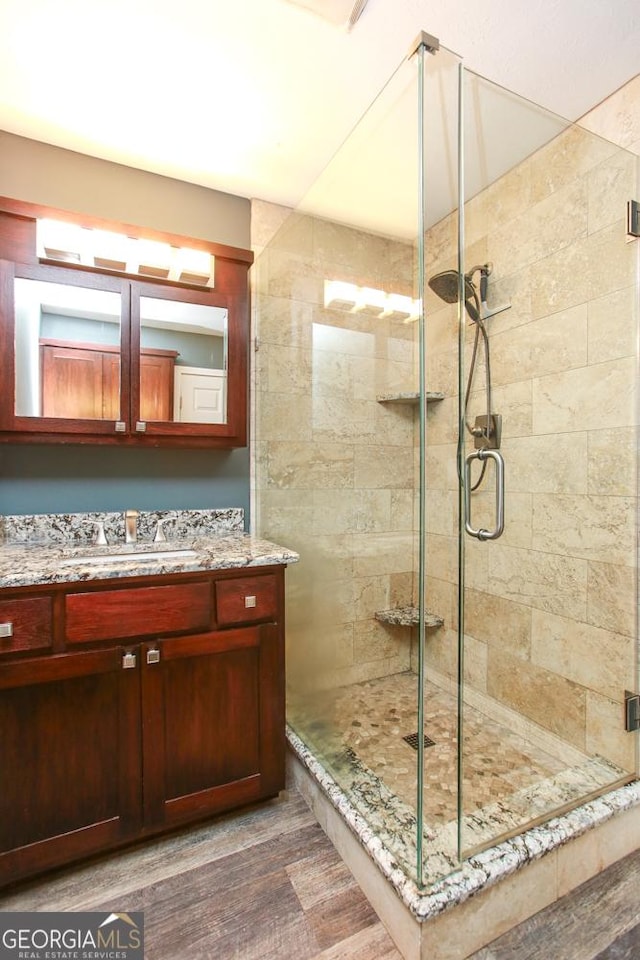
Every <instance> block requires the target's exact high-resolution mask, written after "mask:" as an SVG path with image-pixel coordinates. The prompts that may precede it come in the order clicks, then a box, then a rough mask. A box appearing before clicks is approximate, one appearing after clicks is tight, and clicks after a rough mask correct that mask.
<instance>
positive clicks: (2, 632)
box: [0, 621, 13, 637]
mask: <svg viewBox="0 0 640 960" xmlns="http://www.w3.org/2000/svg"><path fill="white" fill-rule="evenodd" d="M12 636H13V624H12V623H11V621H9V622H8V623H0V637H12Z"/></svg>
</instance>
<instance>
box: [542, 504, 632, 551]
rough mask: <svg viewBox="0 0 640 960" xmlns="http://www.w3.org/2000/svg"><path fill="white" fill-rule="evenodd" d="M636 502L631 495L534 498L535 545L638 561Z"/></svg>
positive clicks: (553, 549) (548, 549)
mask: <svg viewBox="0 0 640 960" xmlns="http://www.w3.org/2000/svg"><path fill="white" fill-rule="evenodd" d="M635 536H636V503H635V500H633V499H632V498H631V497H594V496H560V495H555V494H539V495H536V496H535V497H534V499H533V546H534V549H536V550H542V551H544V552H547V553H554V554H560V555H563V556H572V557H584V558H585V559H587V560H600V561H602V562H603V563H616V564H633V563H635V546H636V544H635Z"/></svg>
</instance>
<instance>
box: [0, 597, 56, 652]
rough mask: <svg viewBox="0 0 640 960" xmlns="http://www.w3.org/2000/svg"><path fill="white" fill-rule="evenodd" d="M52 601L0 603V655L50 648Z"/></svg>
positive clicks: (36, 600) (29, 599)
mask: <svg viewBox="0 0 640 960" xmlns="http://www.w3.org/2000/svg"><path fill="white" fill-rule="evenodd" d="M52 622H53V615H52V601H51V597H29V598H28V599H24V600H2V601H0V654H2V653H16V652H18V651H19V650H44V649H46V648H47V647H50V646H51V639H52V638H51V630H52Z"/></svg>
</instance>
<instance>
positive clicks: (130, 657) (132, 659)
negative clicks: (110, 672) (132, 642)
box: [122, 653, 136, 670]
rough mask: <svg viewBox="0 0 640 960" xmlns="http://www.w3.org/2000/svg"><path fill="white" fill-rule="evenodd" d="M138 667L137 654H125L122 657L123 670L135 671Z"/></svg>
mask: <svg viewBox="0 0 640 960" xmlns="http://www.w3.org/2000/svg"><path fill="white" fill-rule="evenodd" d="M135 665H136V655H135V653H124V654H123V655H122V669H123V670H133V668H134V667H135Z"/></svg>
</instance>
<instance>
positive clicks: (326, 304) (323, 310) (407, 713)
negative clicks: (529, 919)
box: [253, 51, 456, 880]
mask: <svg viewBox="0 0 640 960" xmlns="http://www.w3.org/2000/svg"><path fill="white" fill-rule="evenodd" d="M452 65H455V58H454V57H453V56H452V55H451V54H449V53H447V52H446V51H440V52H439V53H438V54H436V55H434V56H432V55H430V54H429V55H428V56H427V58H426V60H425V72H426V77H427V80H426V83H425V90H427V89H428V90H429V98H430V101H431V103H432V104H433V110H434V111H436V110H437V111H438V113H435V112H434V116H433V120H432V129H431V131H430V132H429V131H428V124H427V125H426V126H425V130H426V131H427V132H429V141H430V142H429V150H428V151H427V156H428V158H429V160H428V162H427V163H426V164H425V169H426V176H427V180H429V177H430V164H435V163H436V162H438V163H440V164H441V165H444V170H445V171H446V174H445V176H444V178H443V179H442V180H441V182H440V183H441V188H440V190H439V191H433V192H432V193H430V194H429V193H428V196H427V202H426V204H425V206H426V209H427V211H428V212H429V215H430V216H432V217H433V221H434V223H435V220H438V219H442V218H443V217H445V216H447V215H448V214H449V213H450V209H451V203H455V198H452V195H451V192H452V191H454V192H455V186H456V181H455V140H454V141H453V142H451V140H450V138H449V139H447V138H443V136H442V135H441V129H442V127H443V124H445V119H443V115H444V114H445V113H447V112H448V111H449V110H450V104H449V103H448V102H446V101H445V98H444V97H443V95H442V89H443V86H447V77H448V75H449V73H450V72H451V68H452ZM440 70H443V71H444V73H443V75H442V77H439V71H440ZM419 73H420V71H419V64H418V61H417V59H416V57H412V58H409V59H407V60H406V61H405V62H403V64H402V65H401V67H400V68H399V69H398V71H397V72H396V73H395V74H394V76H393V77H392V78H391V80H390V81H389V83H388V84H387V85H386V87H385V88H384V89H383V91H382V92H381V94H380V95H379V96H378V98H377V99H376V100H375V101H374V103H373V104H372V105H371V107H370V108H369V109H368V111H367V112H366V114H365V115H364V116H363V118H362V120H361V121H360V122H359V124H358V125H357V127H356V128H355V129H354V130H353V131H352V133H351V134H350V136H349V137H348V138H347V140H346V141H345V142H344V143H343V145H342V147H341V148H340V149H339V150H338V152H337V153H336V155H335V156H334V157H333V159H332V160H331V162H330V163H329V164H328V165H327V166H326V168H325V169H324V171H323V172H322V174H321V175H320V176H319V177H318V179H317V181H316V182H315V184H314V185H313V187H312V189H311V190H310V191H309V192H308V194H307V195H306V196H305V198H304V199H303V201H302V202H301V203H300V204H299V205H298V206H297V207H296V209H295V210H286V209H284V208H282V207H276V206H274V205H270V204H255V205H254V210H253V219H254V225H255V228H256V229H257V230H259V231H260V236H259V237H258V238H257V245H258V256H257V258H256V263H255V267H254V283H255V289H254V303H255V312H256V317H255V323H256V334H257V338H258V341H259V350H258V352H257V354H256V370H255V384H254V397H255V412H254V418H255V428H254V436H255V452H256V456H255V462H254V471H255V490H256V503H255V506H254V519H255V525H256V529H257V531H258V532H259V533H260V534H261V535H263V536H265V537H268V538H270V539H273V540H276V541H279V542H282V543H285V544H287V545H288V546H290V547H292V548H294V549H296V550H297V551H298V552H299V553H300V557H301V559H300V562H299V563H297V564H295V565H292V566H291V567H290V568H289V570H288V572H287V675H288V680H287V682H288V695H287V700H288V702H287V716H288V724H289V727H290V731H291V734H290V736H291V739H292V742H293V743H294V744H295V745H297V746H298V748H299V749H301V750H306V751H308V752H310V753H311V754H312V755H313V756H314V757H315V758H316V759H317V760H318V761H319V762H320V763H321V764H322V765H323V767H324V768H325V769H326V771H328V773H329V774H330V775H331V777H332V778H333V779H334V781H335V782H336V783H337V784H338V786H339V787H340V789H341V790H342V791H343V793H344V794H345V796H346V797H347V799H348V800H349V801H350V803H351V805H352V806H353V807H354V808H355V809H356V811H357V812H358V814H359V815H360V816H361V817H363V818H364V820H365V821H366V823H367V824H368V826H369V827H370V829H371V830H372V831H373V833H374V834H375V835H376V836H377V837H378V838H379V840H380V841H381V843H382V844H384V846H385V847H386V848H387V850H388V851H389V852H390V854H391V855H392V857H393V858H395V859H396V860H397V862H398V863H399V864H400V865H401V866H402V869H404V870H405V872H406V873H407V874H408V875H410V876H412V877H414V878H415V879H418V880H420V879H421V877H420V873H421V858H420V857H419V853H418V850H419V849H420V848H421V844H422V839H421V840H420V842H419V841H418V836H420V837H421V838H426V839H425V843H426V844H429V843H431V838H432V835H433V833H434V831H433V830H432V829H431V828H428V827H427V825H426V823H425V827H424V834H423V831H422V827H419V825H418V821H419V819H420V816H421V813H422V811H421V809H420V806H421V804H420V802H419V800H418V798H419V797H420V798H422V793H421V791H419V789H418V755H417V751H416V744H415V742H414V741H415V740H416V739H417V731H418V714H419V708H418V704H419V693H420V688H421V683H420V677H419V663H418V661H419V655H418V653H419V647H420V641H419V639H418V636H417V634H418V622H419V619H420V618H419V615H418V609H417V603H418V596H419V592H420V591H419V589H418V569H419V559H420V537H419V530H418V516H419V511H418V493H417V491H418V485H419V470H420V458H419V452H418V451H419V439H420V434H421V429H420V410H421V409H423V405H421V403H420V401H419V397H420V387H421V382H420V381H421V377H420V351H419V329H420V326H421V323H422V320H421V314H422V300H421V297H420V289H419V278H420V270H419V264H418V251H419V244H418V231H419V224H420V208H421V197H420V172H421V170H422V164H421V158H420V156H419V144H420V136H421V130H420V128H419V126H418V107H419V101H420V90H419V86H418V84H419V79H420V78H419ZM453 75H455V70H454V73H453ZM453 95H454V108H455V90H454V93H453ZM450 122H451V121H450V120H449V119H448V117H447V118H446V124H450ZM453 124H454V129H455V117H454V121H453ZM452 157H453V159H452ZM452 164H453V167H452V166H451V165H452ZM450 228H451V225H450V224H449V225H448V226H447V228H446V230H447V231H448V230H449V229H450ZM436 231H437V228H436ZM429 373H430V371H428V375H429ZM448 375H449V373H448V372H447V376H448ZM438 389H439V390H442V389H443V387H442V386H438ZM451 410H452V406H451V405H447V404H446V403H443V406H442V411H443V423H444V422H448V427H445V426H444V425H442V426H440V430H441V431H446V430H447V429H448V431H449V434H448V437H447V442H448V443H452V442H453V437H452V433H451V431H452V429H453V424H452V421H451V417H450V414H451ZM428 416H429V418H430V417H431V406H430V408H429V414H428ZM453 535H454V528H453V521H451V522H450V529H449V528H448V529H447V537H448V539H451V538H452V537H453ZM447 548H449V544H447ZM439 599H440V598H439V597H437V596H436V597H434V602H436V605H437V603H438V601H439ZM446 603H447V609H446V613H444V614H440V616H442V619H443V620H446V627H445V628H441V627H434V628H432V629H431V632H432V633H437V631H438V630H439V629H445V630H446V631H450V630H451V628H452V623H453V622H454V618H455V614H454V611H453V608H452V604H451V598H450V595H447V597H446ZM436 612H437V611H436ZM441 645H442V646H443V647H444V646H445V645H446V642H445V641H444V640H443V641H442V642H441ZM421 709H422V708H421ZM449 721H451V722H452V723H453V725H454V728H455V695H454V696H453V697H452V707H451V716H450V718H448V722H449ZM427 733H429V731H427ZM447 735H448V734H447ZM453 740H454V744H455V734H454V737H453ZM449 747H450V744H449V743H447V744H443V743H440V744H439V747H438V755H440V753H441V751H442V750H443V749H444V754H443V755H442V764H443V765H444V766H446V785H444V787H443V795H442V796H441V798H440V806H439V811H440V812H441V813H442V818H441V819H442V822H443V823H449V822H451V821H453V820H455V816H456V791H455V768H456V761H455V756H453V755H452V754H451V752H450V750H449ZM445 748H446V749H445ZM425 752H426V751H425ZM434 756H435V753H434ZM444 766H441V768H440V769H441V770H443V769H444ZM442 777H443V778H444V777H445V774H444V773H443V774H442ZM444 807H446V812H443V808H444ZM424 816H425V819H426V818H427V816H428V813H427V811H425V814H424ZM448 850H449V851H450V857H449V859H448V860H447V863H446V870H447V871H448V870H450V869H451V866H452V864H453V865H455V854H456V849H455V844H454V845H453V846H452V845H451V844H450V843H449V845H448ZM419 860H420V862H419ZM438 863H439V864H440V866H441V863H440V861H438Z"/></svg>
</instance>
